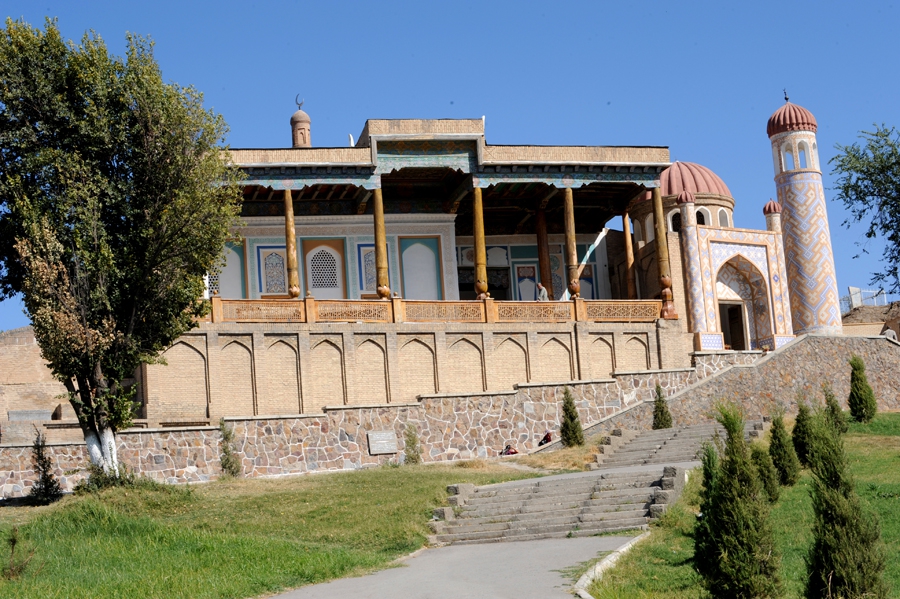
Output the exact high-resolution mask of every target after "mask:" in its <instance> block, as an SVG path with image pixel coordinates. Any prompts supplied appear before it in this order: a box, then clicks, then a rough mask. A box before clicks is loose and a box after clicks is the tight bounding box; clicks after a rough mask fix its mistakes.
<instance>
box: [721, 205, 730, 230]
mask: <svg viewBox="0 0 900 599" xmlns="http://www.w3.org/2000/svg"><path fill="white" fill-rule="evenodd" d="M730 226H731V225H730V224H729V222H728V211H727V210H725V209H724V208H719V227H720V228H722V229H727V228H728V227H730Z"/></svg>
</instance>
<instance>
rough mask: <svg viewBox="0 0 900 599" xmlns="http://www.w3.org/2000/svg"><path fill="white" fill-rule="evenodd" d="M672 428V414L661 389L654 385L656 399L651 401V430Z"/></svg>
mask: <svg viewBox="0 0 900 599" xmlns="http://www.w3.org/2000/svg"><path fill="white" fill-rule="evenodd" d="M661 428H672V414H670V413H669V406H668V405H667V403H666V396H665V394H664V393H663V390H662V387H660V386H659V385H658V384H657V385H656V399H655V400H654V401H653V430H658V429H661Z"/></svg>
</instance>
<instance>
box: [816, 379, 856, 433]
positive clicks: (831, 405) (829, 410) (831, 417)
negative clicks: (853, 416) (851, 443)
mask: <svg viewBox="0 0 900 599" xmlns="http://www.w3.org/2000/svg"><path fill="white" fill-rule="evenodd" d="M822 395H824V396H825V417H826V418H827V419H828V422H829V424H831V426H833V427H834V430H836V431H837V432H838V434H841V435H843V434H844V433H846V432H847V431H848V430H850V423H849V422H847V415H846V414H844V411H843V410H842V409H841V404H839V403H838V400H837V397H835V396H834V391H833V390H832V388H831V384H830V383H828V382H827V381H826V382H824V383H822Z"/></svg>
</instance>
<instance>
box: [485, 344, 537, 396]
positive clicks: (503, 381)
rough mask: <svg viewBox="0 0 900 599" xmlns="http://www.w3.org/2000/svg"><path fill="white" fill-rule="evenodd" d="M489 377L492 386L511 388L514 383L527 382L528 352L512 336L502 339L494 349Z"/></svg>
mask: <svg viewBox="0 0 900 599" xmlns="http://www.w3.org/2000/svg"><path fill="white" fill-rule="evenodd" d="M491 361H492V362H493V364H492V366H493V368H492V370H493V372H494V375H493V376H492V377H491V383H492V388H493V387H496V388H497V389H512V388H513V386H514V385H517V384H519V383H526V382H528V352H527V351H526V350H525V347H524V346H523V345H522V344H521V343H519V342H518V341H517V340H516V339H514V338H513V337H507V338H505V339H503V340H502V341H501V342H500V344H499V345H498V346H497V347H496V348H495V349H494V354H493V356H492V357H491Z"/></svg>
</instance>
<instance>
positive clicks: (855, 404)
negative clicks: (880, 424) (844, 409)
mask: <svg viewBox="0 0 900 599" xmlns="http://www.w3.org/2000/svg"><path fill="white" fill-rule="evenodd" d="M850 368H851V371H850V397H848V398H847V404H848V405H849V406H850V415H851V416H852V417H853V419H854V420H856V421H857V422H871V420H872V419H873V418H875V413H876V412H877V411H878V402H876V401H875V392H874V391H872V387H871V386H870V385H869V379H868V378H867V377H866V365H865V363H864V362H863V360H862V358H860V357H859V356H857V355H856V354H854V355H853V357H851V358H850Z"/></svg>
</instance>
